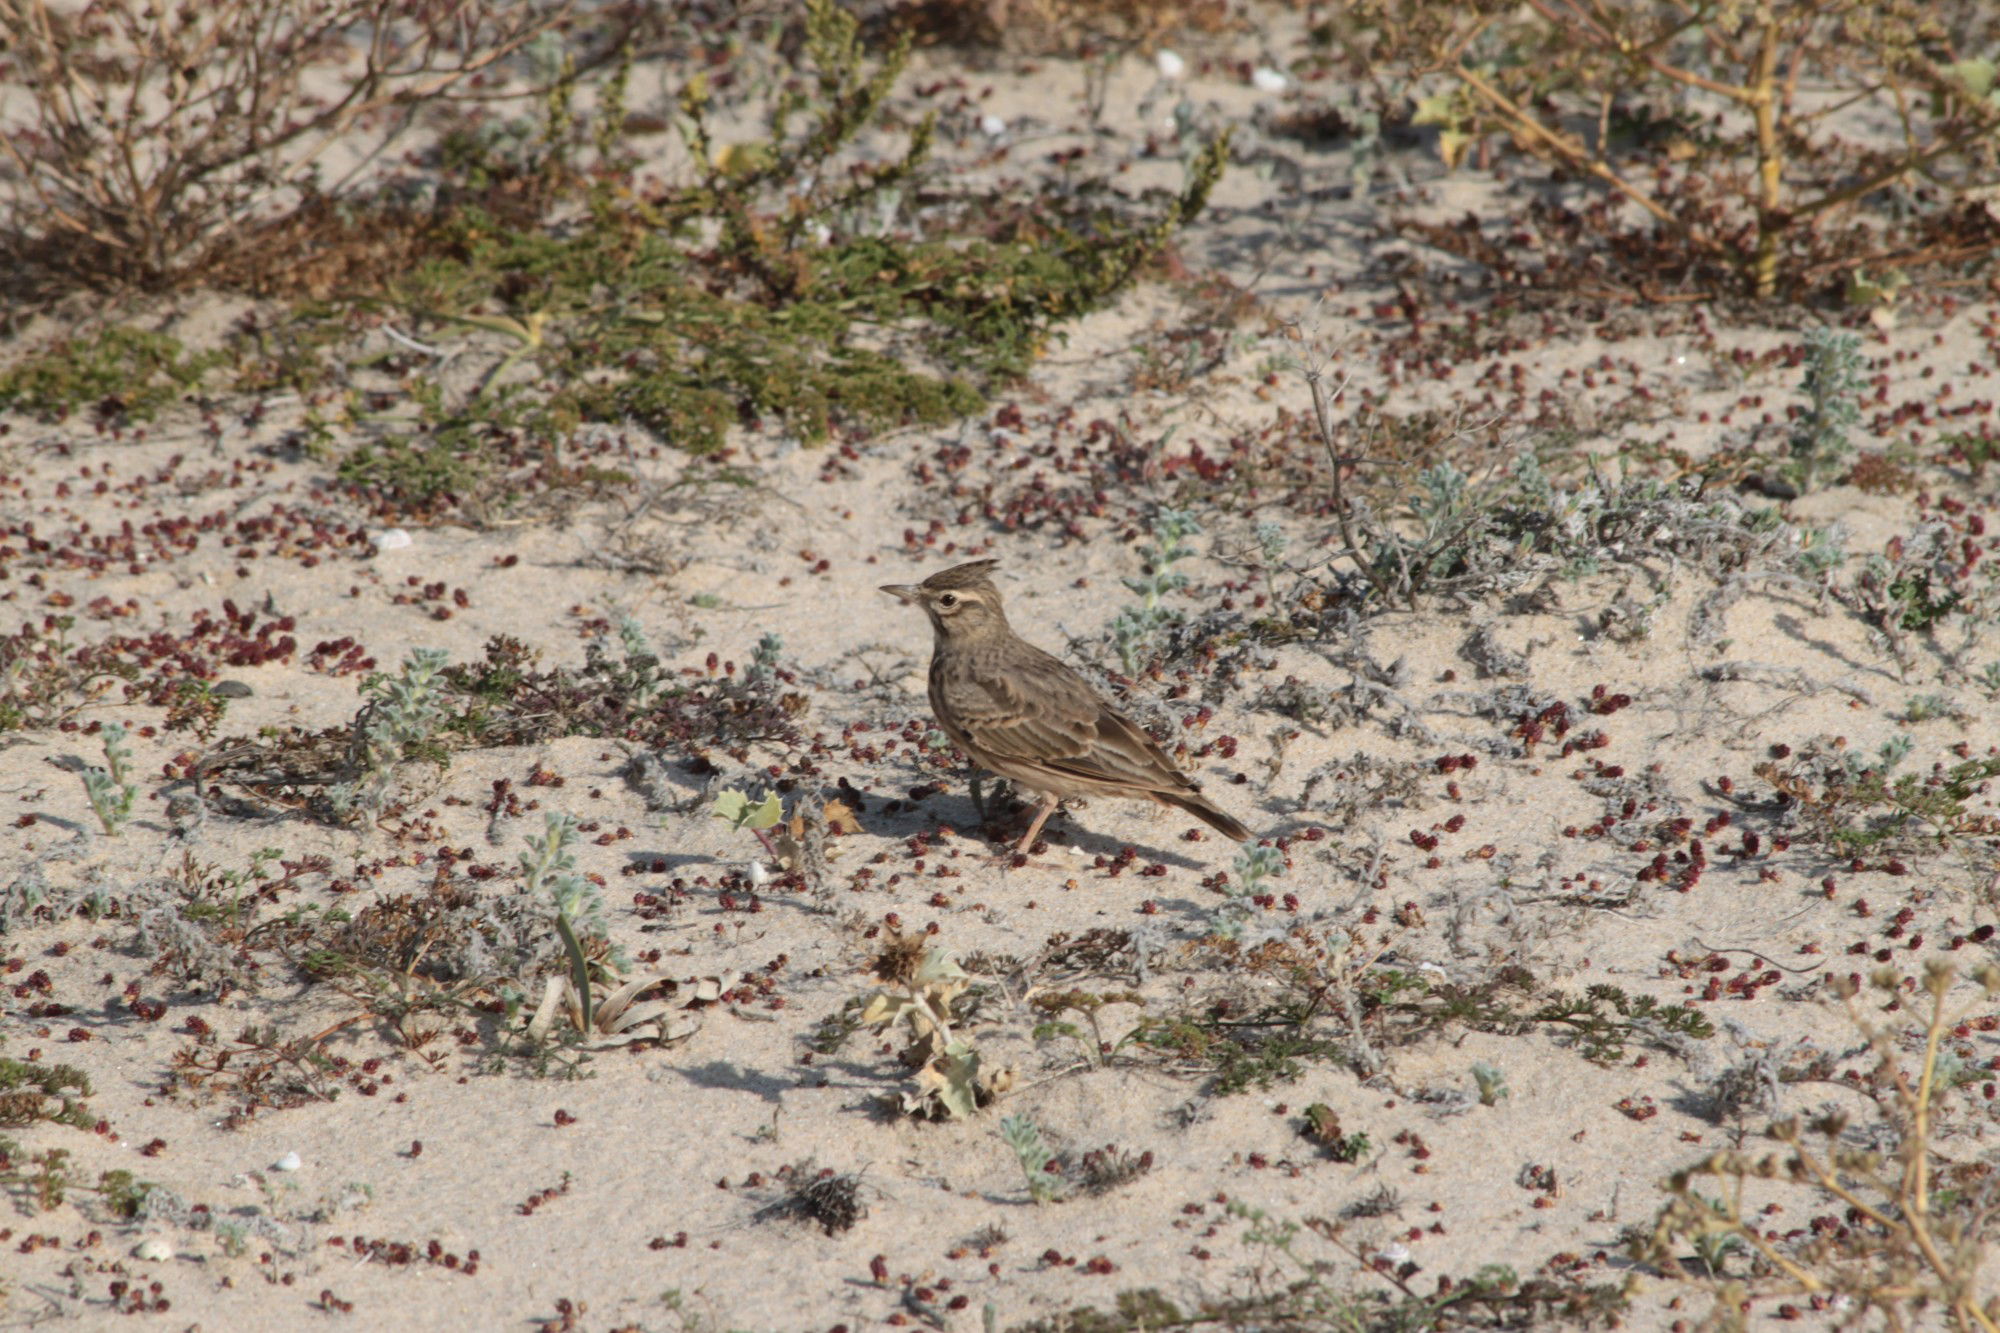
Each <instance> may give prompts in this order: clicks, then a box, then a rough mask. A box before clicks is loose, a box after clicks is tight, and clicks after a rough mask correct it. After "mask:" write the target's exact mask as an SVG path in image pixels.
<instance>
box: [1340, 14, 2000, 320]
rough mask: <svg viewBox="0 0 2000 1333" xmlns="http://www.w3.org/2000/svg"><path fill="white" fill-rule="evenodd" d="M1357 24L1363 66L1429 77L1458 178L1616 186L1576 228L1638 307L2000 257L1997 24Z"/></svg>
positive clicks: (1695, 17)
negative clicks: (1628, 284) (1722, 289)
mask: <svg viewBox="0 0 2000 1333" xmlns="http://www.w3.org/2000/svg"><path fill="white" fill-rule="evenodd" d="M1347 17H1348V22H1349V24H1351V26H1350V27H1349V28H1348V29H1347V31H1348V34H1349V37H1350V39H1351V40H1350V53H1351V54H1352V55H1354V56H1356V57H1359V58H1363V59H1365V60H1366V62H1367V64H1368V66H1369V67H1370V68H1375V69H1390V70H1399V71H1408V72H1410V73H1413V74H1415V75H1417V76H1418V79H1419V84H1418V86H1419V88H1420V89H1421V90H1422V91H1421V92H1420V94H1419V96H1418V99H1417V106H1416V109H1415V120H1416V121H1417V123H1420V124H1427V125H1432V126H1435V127H1437V128H1438V130H1439V132H1440V135H1441V138H1440V149H1441V151H1442V153H1443V155H1444V157H1445V160H1446V162H1447V164H1449V165H1456V164H1457V162H1458V161H1459V160H1460V159H1461V158H1463V157H1465V156H1466V155H1467V154H1468V153H1469V152H1472V151H1473V150H1475V149H1477V150H1478V151H1479V152H1480V154H1481V156H1482V157H1484V156H1485V154H1486V152H1487V150H1488V149H1489V148H1490V146H1491V142H1490V140H1491V137H1492V136H1499V135H1504V136H1506V137H1507V139H1508V140H1509V141H1511V143H1512V145H1513V146H1514V147H1515V148H1516V149H1518V150H1519V151H1521V152H1523V153H1525V154H1527V155H1529V156H1530V157H1532V158H1535V159H1537V160H1539V161H1540V162H1541V163H1542V164H1543V165H1545V166H1546V167H1548V168H1550V169H1552V170H1555V171H1557V172H1560V173H1562V174H1563V175H1566V176H1567V175H1575V176H1582V177H1586V178H1588V179H1590V180H1591V181H1594V182H1596V183H1597V184H1598V185H1599V186H1601V187H1603V189H1604V190H1605V191H1607V192H1608V202H1609V203H1610V204H1611V205H1612V206H1611V207H1608V208H1601V209H1595V210H1592V209H1586V210H1584V211H1582V212H1580V213H1577V214H1568V213H1565V214H1564V219H1563V222H1562V225H1565V226H1573V225H1575V224H1578V223H1580V224H1581V225H1582V226H1583V227H1585V228H1587V229H1590V230H1595V231H1597V232H1598V233H1599V234H1600V236H1601V237H1602V238H1603V239H1604V240H1606V241H1608V242H1610V248H1611V251H1612V253H1613V254H1614V256H1615V261H1614V262H1616V263H1618V264H1619V265H1620V266H1621V267H1623V268H1625V269H1626V273H1627V276H1628V278H1636V279H1638V281H1637V282H1635V283H1634V284H1633V285H1634V286H1637V287H1640V288H1642V289H1645V288H1649V287H1654V286H1655V282H1656V280H1658V281H1659V285H1658V287H1657V288H1655V289H1656V290H1664V288H1665V286H1667V285H1675V284H1678V283H1680V282H1682V281H1685V280H1691V282H1690V286H1691V287H1711V288H1712V287H1713V286H1714V285H1715V284H1716V282H1717V281H1719V280H1722V279H1724V278H1725V275H1730V276H1733V277H1734V278H1735V279H1736V281H1737V285H1738V286H1739V287H1740V289H1741V290H1742V291H1743V292H1745V293H1746V294H1748V295H1751V296H1754V297H1756V298H1759V299H1767V298H1770V297H1773V296H1777V295H1781V294H1786V293H1788V292H1793V291H1797V290H1799V289H1802V288H1806V287H1810V286H1814V285H1818V284H1821V283H1824V282H1826V281H1827V280H1829V279H1833V278H1838V277H1842V276H1845V275H1855V274H1856V273H1857V271H1859V270H1862V269H1865V268H1879V267H1884V266H1890V265H1899V264H1913V263H1923V262H1952V261H1957V260H1964V259H1971V258H1976V257H1978V256H1979V255H1981V254H1983V253H1984V252H1985V251H1986V250H1987V249H1988V248H1990V247H1991V245H1992V244H1993V239H1992V237H1993V226H1992V223H1991V221H1990V219H1989V218H1987V217H1986V215H1985V211H1984V209H1983V207H1982V206H1979V205H1978V204H1977V201H1976V200H1974V199H1973V198H1972V197H1971V196H1970V194H1969V192H1970V191H1973V190H1976V189H1977V188H1979V187H1981V186H1983V185H1985V184H1988V183H1990V182H1991V181H1993V180H1994V179H1995V178H1996V175H1997V174H2000V172H1996V161H1995V152H1994V145H1995V131H1996V130H2000V100H1996V99H1995V97H1994V96H1993V89H1994V66H1993V64H1992V62H1991V60H1990V59H1988V58H1982V57H1985V56H1986V55H1987V53H1990V52H1991V51H1992V49H1993V40H1994V24H1995V15H1994V12H1993V10H1992V9H1991V7H1990V6H1985V5H1979V4H1976V3H1972V2H1971V0H1949V2H1948V3H1942V4H1940V3H1931V2H1930V0H1775V2H1774V3H1770V4H1762V5H1738V4H1710V3H1703V2H1700V0H1648V2H1647V3H1639V4H1613V3H1606V2H1605V0H1527V2H1526V3H1525V4H1515V3H1512V0H1505V2H1503V0H1421V2H1420V3H1416V4H1409V3H1405V2H1404V0H1355V3H1353V4H1352V5H1350V6H1349V7H1348V15H1347ZM1392 95H1394V96H1397V97H1398V99H1399V100H1400V96H1401V94H1400V92H1393V93H1392ZM1871 209H1872V210H1873V213H1872V216H1869V215H1868V213H1867V210H1871ZM1635 215H1638V216H1641V217H1643V219H1644V220H1645V222H1647V223H1649V224H1650V225H1651V228H1652V232H1651V235H1650V236H1647V235H1646V234H1645V232H1644V229H1643V228H1637V229H1635V228H1634V227H1633V226H1632V225H1631V224H1632V222H1633V220H1634V216H1635ZM1437 230H1438V231H1439V232H1440V233H1442V232H1443V231H1444V230H1445V229H1437ZM1440 239H1448V238H1444V237H1442V236H1440ZM1505 248H1508V249H1518V247H1505ZM1497 257H1499V258H1501V260H1502V262H1503V263H1511V262H1513V261H1511V260H1506V259H1505V258H1504V255H1503V256H1497Z"/></svg>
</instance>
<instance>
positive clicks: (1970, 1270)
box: [1633, 960, 2000, 1333]
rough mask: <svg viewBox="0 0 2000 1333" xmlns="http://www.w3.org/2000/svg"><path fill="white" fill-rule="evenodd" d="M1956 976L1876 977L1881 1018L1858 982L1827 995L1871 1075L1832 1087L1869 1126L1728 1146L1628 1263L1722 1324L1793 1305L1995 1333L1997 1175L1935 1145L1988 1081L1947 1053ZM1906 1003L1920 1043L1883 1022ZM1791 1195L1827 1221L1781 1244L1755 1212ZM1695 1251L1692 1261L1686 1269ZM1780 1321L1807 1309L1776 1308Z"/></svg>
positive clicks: (1841, 1118)
mask: <svg viewBox="0 0 2000 1333" xmlns="http://www.w3.org/2000/svg"><path fill="white" fill-rule="evenodd" d="M1956 979H1957V976H1956V972H1955V970H1954V969H1953V968H1952V967H1951V965H1950V964H1948V963H1945V962H1943V961H1942V960H1936V961H1933V962H1932V963H1930V964H1929V965H1927V966H1926V968H1925V969H1924V974H1923V976H1922V977H1921V978H1920V979H1906V978H1905V977H1903V976H1902V975H1899V974H1898V973H1897V972H1895V971H1894V970H1893V969H1889V968H1883V969H1881V970H1879V971H1877V972H1876V973H1874V974H1873V975H1872V976H1871V977H1870V979H1869V988H1870V989H1871V990H1872V991H1873V993H1874V994H1876V995H1880V996H1883V997H1886V998H1887V999H1888V1000H1889V1001H1890V1003H1889V1004H1888V1005H1887V1006H1886V1008H1885V1009H1880V1010H1878V1009H1875V1008H1873V1007H1871V1006H1868V1005H1865V1004H1864V1003H1863V997H1864V995H1865V994H1867V993H1868V992H1867V991H1864V989H1863V987H1862V986H1860V985H1859V984H1856V983H1854V982H1851V981H1848V980H1846V979H1839V980H1836V981H1835V982H1834V983H1833V988H1834V993H1835V994H1836V995H1838V996H1839V997H1840V999H1841V1000H1842V1001H1843V1002H1844V1003H1845V1004H1846V1006H1847V1010H1848V1014H1849V1016H1850V1019H1851V1021H1852V1022H1853V1024H1854V1026H1855V1028H1856V1030H1857V1031H1859V1032H1860V1034H1861V1035H1862V1037H1863V1038H1864V1039H1865V1040H1866V1042H1867V1047H1866V1049H1867V1051H1868V1053H1869V1055H1870V1057H1871V1059H1872V1063H1871V1064H1870V1065H1869V1066H1868V1067H1867V1068H1866V1069H1865V1070H1863V1071H1856V1073H1855V1076H1854V1077H1851V1078H1846V1079H1831V1080H1828V1081H1830V1082H1833V1083H1836V1084H1837V1085H1838V1086H1840V1087H1842V1088H1843V1089H1845V1090H1848V1091H1850V1092H1851V1093H1854V1094H1858V1095H1859V1097H1860V1098H1861V1100H1862V1104H1861V1105H1860V1106H1859V1107H1858V1108H1857V1109H1858V1110H1859V1111H1860V1113H1861V1114H1860V1115H1859V1116H1855V1115H1852V1114H1850V1111H1849V1109H1848V1108H1847V1107H1842V1106H1832V1105H1829V1106H1827V1107H1825V1108H1824V1109H1822V1110H1821V1111H1819V1112H1817V1113H1815V1114H1813V1115H1811V1116H1809V1117H1799V1116H1792V1117H1788V1118H1785V1119H1782V1120H1779V1121H1776V1122H1775V1123H1773V1124H1772V1125H1771V1126H1770V1127H1769V1129H1768V1130H1767V1131H1766V1136H1767V1138H1768V1139H1769V1140H1770V1142H1771V1143H1772V1145H1773V1148H1772V1150H1771V1151H1769V1152H1766V1153H1763V1154H1758V1153H1754V1152H1741V1151H1736V1150H1733V1149H1732V1150H1726V1151H1722V1152H1717V1153H1713V1154H1710V1155H1709V1156H1708V1157H1706V1158H1704V1159H1702V1160H1701V1161H1699V1162H1696V1163H1694V1164H1693V1165H1691V1166H1688V1167H1684V1168H1682V1169H1681V1170H1679V1171H1676V1172H1675V1173H1674V1174H1673V1175H1672V1177H1670V1178H1669V1179H1668V1181H1667V1182H1666V1189H1667V1191H1668V1194H1669V1195H1670V1196H1671V1197H1670V1199H1669V1201H1668V1203H1667V1205H1666V1207H1665V1208H1664V1209H1663V1210H1662V1211H1661V1213H1660V1215H1659V1217H1658V1219H1657V1221H1656V1223H1655V1225H1654V1228H1653V1231H1652V1232H1651V1234H1650V1235H1647V1236H1644V1237H1642V1238H1640V1239H1638V1240H1637V1241H1636V1242H1635V1243H1634V1246H1633V1250H1634V1254H1635V1257H1638V1258H1640V1259H1641V1260H1643V1261H1645V1262H1647V1263H1650V1264H1652V1265H1653V1266H1654V1267H1655V1268H1656V1270H1657V1271H1659V1272H1660V1273H1662V1274H1664V1275H1665V1276H1667V1277H1669V1278H1673V1279H1680V1280H1687V1281H1693V1282H1698V1283H1700V1284H1701V1285H1704V1286H1706V1287H1707V1288H1709V1290H1710V1291H1711V1293H1712V1294H1713V1295H1714V1296H1715V1298H1716V1302H1717V1304H1716V1309H1717V1312H1718V1315H1720V1316H1723V1317H1724V1318H1729V1317H1732V1316H1734V1314H1735V1312H1737V1311H1738V1310H1740V1309H1742V1308H1744V1306H1745V1304H1746V1302H1748V1301H1750V1300H1753V1299H1763V1300H1772V1299H1778V1300H1785V1299H1786V1298H1800V1299H1804V1300H1806V1301H1808V1302H1809V1303H1811V1305H1812V1306H1813V1308H1814V1309H1816V1310H1845V1311H1849V1312H1851V1316H1852V1321H1853V1322H1854V1323H1855V1324H1856V1325H1857V1326H1859V1325H1860V1324H1861V1323H1862V1322H1863V1321H1868V1322H1871V1323H1872V1322H1873V1321H1874V1320H1880V1321H1881V1323H1880V1325H1879V1326H1881V1327H1886V1328H1909V1327H1915V1326H1917V1325H1918V1324H1920V1323H1921V1324H1925V1325H1933V1324H1938V1323H1943V1324H1947V1325H1949V1326H1950V1327H1953V1328H1957V1329H1960V1330H1975V1329H1981V1330H1986V1333H1993V1330H1995V1329H1996V1328H2000V1294H1995V1293H1994V1291H1993V1288H1992V1280H1991V1276H1990V1275H1986V1276H1985V1277H1982V1275H1981V1272H1980V1269H1981V1266H1982V1261H1983V1260H1984V1258H1985V1255H1986V1252H1987V1248H1988V1247H1989V1246H1990V1245H1991V1244H1992V1243H1993V1240H1994V1239H1995V1236H1996V1234H2000V1192H1997V1191H1996V1190H1995V1187H1994V1181H1993V1176H1992V1172H1993V1167H1992V1164H1991V1163H1990V1162H1989V1161H1986V1160H1983V1159H1982V1157H1981V1156H1980V1155H1979V1154H1977V1153H1975V1152H1965V1151H1961V1152H1959V1153H1958V1154H1956V1156H1955V1157H1954V1155H1953V1154H1951V1153H1948V1152H1947V1151H1946V1150H1945V1149H1944V1148H1943V1146H1942V1143H1941V1139H1942V1138H1943V1137H1944V1136H1943V1135H1941V1134H1940V1133H1939V1124H1940V1121H1941V1120H1943V1119H1945V1118H1947V1117H1949V1116H1950V1114H1951V1108H1950V1106H1949V1104H1948V1103H1949V1100H1950V1099H1951V1096H1952V1094H1953V1091H1954V1089H1955V1088H1957V1087H1959V1086H1961V1085H1964V1084H1966V1083H1968V1082H1975V1081H1983V1079H1982V1078H1981V1077H1980V1076H1979V1075H1978V1074H1977V1073H1976V1072H1975V1071H1976V1070H1977V1066H1976V1065H1975V1064H1972V1063H1971V1062H1969V1061H1967V1060H1966V1059H1964V1058H1963V1057H1962V1056H1960V1055H1959V1054H1958V1053H1956V1052H1954V1051H1953V1049H1952V1047H1953V1045H1954V1040H1953V1036H1954V1034H1953V1028H1954V1027H1955V1025H1957V1024H1958V1023H1959V1021H1960V1019H1961V1018H1963V1017H1965V1014H1966V1012H1967V1011H1968V1006H1965V1005H1962V1004H1961V1003H1959V1002H1958V1001H1957V1000H1955V999H1954V998H1953V997H1952V991H1953V983H1954V982H1955V981H1956ZM1978 980H1979V982H1980V985H1981V988H1982V990H1983V995H1982V996H1981V998H1982V999H1983V1000H1984V1001H1985V1002H1987V1003H1991V1001H1992V997H1993V996H1994V995H1995V994H1996V993H2000V974H1995V973H1994V972H1993V971H1992V970H1991V969H1985V970H1983V971H1982V972H1981V973H1980V974H1979V976H1978ZM1912 982H1914V985H1915V990H1916V994H1915V995H1912V994H1911V990H1910V986H1911V983H1912ZM1909 1002H1914V1004H1915V1006H1916V1007H1917V1008H1918V1010H1919V1017H1918V1023H1917V1025H1916V1030H1915V1031H1914V1032H1906V1031H1904V1030H1902V1027H1901V1026H1900V1025H1897V1024H1894V1023H1893V1022H1891V1021H1885V1020H1884V1019H1883V1018H1882V1017H1881V1016H1880V1015H1881V1014H1882V1013H1884V1012H1895V1011H1898V1010H1901V1009H1902V1008H1903V1006H1904V1004H1905V1003H1909ZM1786 1185H1789V1186H1793V1187H1803V1188H1805V1189H1807V1190H1809V1191H1810V1192H1811V1194H1812V1195H1813V1197H1814V1199H1815V1201H1816V1203H1817V1204H1818V1205H1821V1206H1825V1207H1827V1208H1829V1211H1828V1212H1826V1213H1825V1214H1823V1215H1818V1216H1815V1217H1813V1218H1812V1219H1811V1221H1810V1222H1809V1223H1808V1224H1807V1225H1806V1226H1805V1227H1804V1228H1803V1229H1801V1230H1797V1231H1794V1232H1793V1233H1792V1234H1791V1235H1790V1236H1780V1235H1779V1233H1778V1232H1776V1231H1773V1230H1770V1229H1769V1228H1768V1221H1767V1214H1766V1213H1765V1212H1764V1211H1762V1210H1761V1200H1762V1199H1764V1198H1768V1197H1769V1195H1770V1194H1771V1193H1772V1192H1773V1191H1774V1190H1777V1189H1779V1188H1781V1187H1782V1186H1786ZM1704 1189H1713V1190H1715V1191H1716V1195H1715V1196H1713V1197H1711V1196H1710V1195H1708V1194H1705V1193H1703V1192H1702V1191H1703V1190H1704ZM1689 1250H1691V1251H1692V1252H1693V1254H1694V1257H1695V1259H1696V1261H1697V1262H1696V1263H1695V1264H1692V1265H1690V1264H1687V1263H1684V1262H1683V1261H1682V1256H1683V1254H1684V1253H1685V1252H1687V1251H1689ZM1776 1313H1777V1315H1778V1317H1779V1318H1781V1319H1786V1318H1798V1317H1800V1315H1801V1314H1802V1311H1801V1310H1800V1309H1799V1307H1798V1306H1796V1305H1791V1304H1782V1305H1779V1306H1778V1307H1777V1311H1776Z"/></svg>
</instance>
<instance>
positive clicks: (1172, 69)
mask: <svg viewBox="0 0 2000 1333" xmlns="http://www.w3.org/2000/svg"><path fill="white" fill-rule="evenodd" d="M1153 68H1155V69H1157V70H1159V71H1160V77H1161V78H1163V79H1178V78H1179V77H1180V76H1181V75H1183V74H1185V73H1187V61H1185V60H1183V59H1181V57H1180V53H1179V52H1177V51H1162V52H1160V53H1159V54H1158V55H1156V56H1154V57H1153Z"/></svg>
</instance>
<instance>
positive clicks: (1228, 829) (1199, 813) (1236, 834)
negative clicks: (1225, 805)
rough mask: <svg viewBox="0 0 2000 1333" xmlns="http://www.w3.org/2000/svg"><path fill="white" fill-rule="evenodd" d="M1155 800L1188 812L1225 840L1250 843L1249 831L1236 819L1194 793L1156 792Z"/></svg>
mask: <svg viewBox="0 0 2000 1333" xmlns="http://www.w3.org/2000/svg"><path fill="white" fill-rule="evenodd" d="M1153 799H1155V800H1157V801H1158V802H1159V803H1160V804H1161V805H1171V806H1174V807H1175V808H1177V809H1181V810H1185V811H1187V812H1188V813H1189V814H1191V815H1193V816H1194V817H1195V818H1196V819H1199V820H1200V821H1201V822H1202V823H1204V824H1206V825H1208V826H1209V827H1210V828H1212V829H1214V830H1215V831H1216V832H1217V833H1220V834H1221V835H1222V836H1223V837H1225V838H1231V839H1234V840H1235V841H1237V842H1248V841H1250V830H1249V829H1247V828H1244V827H1243V826H1242V825H1241V824H1239V823H1237V822H1236V821H1235V820H1234V819H1231V818H1230V817H1229V816H1228V815H1226V814H1224V813H1223V812H1222V811H1220V810H1218V809H1217V808H1216V807H1215V806H1213V805H1211V804H1209V802H1208V800H1207V799H1206V798H1205V797H1202V796H1198V795H1195V794H1194V793H1192V792H1164V791H1162V792H1154V793H1153Z"/></svg>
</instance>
